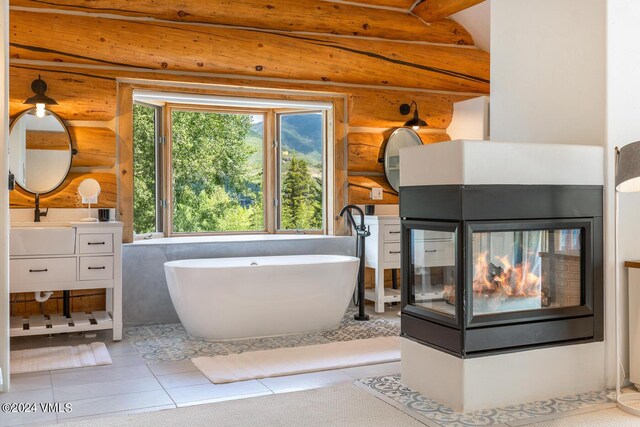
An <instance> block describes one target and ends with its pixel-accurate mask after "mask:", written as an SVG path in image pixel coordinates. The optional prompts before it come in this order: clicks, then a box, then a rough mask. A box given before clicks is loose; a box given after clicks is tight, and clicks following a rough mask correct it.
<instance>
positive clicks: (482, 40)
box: [451, 0, 491, 52]
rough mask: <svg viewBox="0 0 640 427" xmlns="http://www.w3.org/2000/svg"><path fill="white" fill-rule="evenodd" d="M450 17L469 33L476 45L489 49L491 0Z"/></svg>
mask: <svg viewBox="0 0 640 427" xmlns="http://www.w3.org/2000/svg"><path fill="white" fill-rule="evenodd" d="M451 19H453V20H454V21H456V22H458V23H459V24H460V25H462V26H463V27H464V28H465V29H466V30H467V31H469V33H471V37H473V41H474V42H475V45H476V46H477V47H479V48H480V49H482V50H484V51H486V52H489V51H490V50H491V0H485V1H484V2H482V3H478V4H477V5H475V6H473V7H470V8H468V9H464V10H463V11H461V12H458V13H456V14H454V15H451Z"/></svg>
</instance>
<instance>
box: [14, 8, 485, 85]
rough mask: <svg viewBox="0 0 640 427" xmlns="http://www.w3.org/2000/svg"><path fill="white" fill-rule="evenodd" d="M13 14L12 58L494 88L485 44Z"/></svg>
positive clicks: (357, 81)
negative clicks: (478, 46) (470, 45)
mask: <svg viewBox="0 0 640 427" xmlns="http://www.w3.org/2000/svg"><path fill="white" fill-rule="evenodd" d="M10 15H11V16H10V29H9V31H10V57H11V58H20V59H26V60H41V61H55V62H63V63H72V64H94V65H101V66H115V67H119V68H123V67H137V68H147V69H149V70H154V69H156V70H171V71H176V72H202V73H217V74H234V75H247V76H261V77H268V78H281V79H291V80H292V81H295V80H298V81H299V80H307V81H316V82H340V83H349V84H365V85H379V86H395V87H411V88H420V89H430V90H443V91H457V92H474V93H488V92H489V55H488V54H487V53H486V52H483V51H481V50H479V49H460V48H456V47H447V46H432V45H417V44H414V43H399V42H389V41H379V40H356V39H336V38H330V37H322V36H296V35H290V34H274V33H267V32H261V31H252V30H243V29H231V28H213V27H202V26H197V25H188V24H177V23H163V22H157V21H153V22H150V21H141V22H133V21H128V20H118V19H107V18H95V17H90V16H84V15H67V14H50V15H49V16H48V19H46V20H43V19H42V15H41V14H40V13H33V12H24V11H15V10H14V11H11V13H10ZM52 34H56V37H51V35H52Z"/></svg>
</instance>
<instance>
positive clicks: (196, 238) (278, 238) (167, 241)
mask: <svg viewBox="0 0 640 427" xmlns="http://www.w3.org/2000/svg"><path fill="white" fill-rule="evenodd" d="M353 237H354V236H335V235H328V234H293V233H283V234H270V233H251V234H244V233H241V234H206V235H192V236H189V235H187V236H172V237H159V238H153V239H139V240H134V241H133V242H130V243H124V244H123V246H129V247H145V246H164V245H202V244H235V243H252V242H286V241H292V240H293V241H295V240H331V239H344V238H353Z"/></svg>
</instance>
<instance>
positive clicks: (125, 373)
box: [0, 310, 400, 427]
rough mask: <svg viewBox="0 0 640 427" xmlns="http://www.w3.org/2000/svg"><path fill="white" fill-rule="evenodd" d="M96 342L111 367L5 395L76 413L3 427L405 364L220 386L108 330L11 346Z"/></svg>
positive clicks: (29, 381) (72, 372) (69, 373)
mask: <svg viewBox="0 0 640 427" xmlns="http://www.w3.org/2000/svg"><path fill="white" fill-rule="evenodd" d="M396 312H397V311H396V310H388V311H387V312H386V313H385V315H384V316H380V315H377V317H383V318H385V319H388V320H389V321H391V322H396V323H399V317H397V316H396ZM90 341H102V342H104V343H105V344H106V345H107V348H108V350H109V354H110V355H111V358H112V360H113V363H112V364H111V365H106V366H96V367H88V368H77V369H66V370H59V371H48V372H39V373H32V374H21V375H13V376H12V378H11V380H12V383H11V392H10V393H5V394H0V404H1V403H6V402H17V403H33V402H35V403H40V402H60V403H71V405H72V408H73V409H72V411H71V412H68V413H65V412H59V413H43V412H35V413H26V414H18V413H10V414H2V416H1V417H0V426H7V427H8V426H16V425H42V424H51V423H55V422H61V421H67V420H70V419H82V418H96V417H103V416H107V415H113V414H116V413H133V412H143V411H150V410H160V409H166V408H175V407H179V406H188V405H197V404H202V403H210V402H216V401H222V400H230V399H239V398H245V397H252V396H260V395H265V394H272V393H286V392H293V391H299V390H306V389H312V388H319V387H330V386H333V385H337V384H341V383H352V382H354V381H355V380H357V379H361V378H367V377H374V376H375V377H379V376H387V375H393V374H397V373H398V372H400V363H399V362H397V363H386V364H380V365H370V366H362V367H356V368H347V369H339V370H333V371H324V372H315V373H310V374H301V375H291V376H286V377H279V378H268V379H264V380H251V381H243V382H237V383H231V384H219V385H216V384H212V383H211V382H210V381H209V380H208V379H207V378H205V377H204V375H202V374H201V373H200V371H198V370H197V369H196V367H195V366H194V365H193V363H191V361H190V360H188V359H187V360H178V361H170V362H157V361H156V362H152V361H149V360H145V359H144V358H143V357H142V356H141V355H140V354H138V352H137V351H136V347H134V345H133V344H131V343H130V342H128V341H126V340H123V341H120V342H112V341H109V338H108V333H99V334H98V335H97V336H96V337H95V338H82V337H74V336H66V335H63V336H55V337H53V338H49V337H46V336H39V337H29V338H19V339H15V338H14V339H12V342H11V346H12V347H11V349H12V350H18V349H24V348H34V347H39V346H52V345H77V344H81V343H86V342H90Z"/></svg>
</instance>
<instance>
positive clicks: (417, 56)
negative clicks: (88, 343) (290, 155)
mask: <svg viewBox="0 0 640 427" xmlns="http://www.w3.org/2000/svg"><path fill="white" fill-rule="evenodd" d="M212 3H215V4H218V3H219V4H218V5H217V6H215V7H214V6H212ZM414 3H415V2H414V1H411V0H362V1H359V2H358V1H355V2H342V1H326V0H317V1H316V0H314V1H308V2H305V1H299V0H272V1H270V2H269V3H268V4H265V3H264V2H262V1H260V0H237V1H236V2H231V3H230V2H228V1H226V0H224V1H223V0H184V1H181V2H155V1H151V0H142V1H141V0H93V1H91V2H87V1H84V0H51V1H47V2H42V1H40V0H11V2H10V5H11V11H10V45H11V46H10V76H9V78H10V115H11V117H12V118H15V117H16V116H17V115H18V114H19V113H20V112H21V111H24V110H25V109H26V108H27V107H28V106H25V105H24V104H23V102H24V100H25V99H26V98H28V97H29V96H31V95H32V93H31V91H30V84H31V81H32V80H34V79H35V78H37V76H38V74H40V75H41V76H42V78H43V79H44V80H45V81H46V82H47V84H48V86H49V90H48V92H47V95H49V96H51V97H52V98H54V99H56V100H57V102H58V105H55V106H52V107H51V110H52V111H54V112H56V113H57V114H58V115H59V116H60V117H61V118H62V119H63V120H65V121H66V122H67V124H68V126H69V130H70V133H71V136H72V140H73V146H74V148H76V149H77V150H78V154H77V155H76V156H74V159H73V163H72V169H71V174H70V175H69V177H68V179H67V180H66V181H65V182H64V184H63V185H62V186H61V187H60V188H59V189H57V190H56V191H54V192H52V193H51V194H48V195H45V196H43V197H42V199H41V203H42V205H43V207H80V206H81V204H80V201H79V199H78V196H77V186H78V184H79V182H80V181H81V180H82V179H84V178H87V177H94V178H96V179H97V180H98V181H99V182H100V183H101V185H102V193H101V195H100V203H99V206H101V207H118V200H126V199H127V198H130V197H131V194H129V193H131V188H129V186H127V185H125V184H124V183H125V181H123V180H122V179H120V178H119V177H118V172H119V169H118V158H117V153H118V150H119V148H118V137H117V132H118V129H122V128H119V127H118V120H120V119H123V118H124V116H119V115H120V114H127V109H126V108H124V107H123V106H122V102H124V99H123V98H122V93H119V90H118V87H124V86H126V85H129V84H159V85H165V86H167V87H169V86H172V85H173V86H183V87H184V88H185V91H190V90H191V89H190V88H198V89H206V88H215V89H216V90H222V91H227V92H228V93H230V94H231V95H234V96H241V92H242V91H246V90H247V89H248V88H249V89H250V88H260V89H269V90H271V89H277V90H280V91H282V90H286V91H291V93H292V96H294V95H296V94H299V93H304V94H307V95H312V96H323V95H327V96H331V95H333V96H335V95H343V96H346V97H347V100H348V101H347V111H346V112H345V113H346V114H345V115H346V117H347V123H346V125H347V126H344V130H343V131H344V134H345V135H346V140H347V144H346V148H345V150H344V156H341V158H342V157H344V168H345V175H348V176H345V177H344V180H345V182H346V183H347V184H348V185H345V186H344V188H338V189H336V193H337V194H338V195H339V197H342V199H341V200H343V201H344V203H346V202H350V203H358V204H365V203H397V194H396V193H395V192H394V191H393V190H392V189H391V188H390V187H389V185H388V184H387V182H386V180H385V178H384V174H383V171H382V164H381V163H379V161H378V159H379V158H380V157H382V152H383V151H382V150H383V146H384V142H385V140H386V138H387V137H388V135H389V134H390V133H391V132H392V131H393V129H394V128H396V127H399V126H402V124H403V123H404V122H405V121H406V120H407V118H408V117H407V116H401V115H400V114H399V112H398V108H399V106H400V104H403V103H411V101H413V100H415V101H416V102H417V104H418V106H419V109H420V112H421V116H422V117H423V118H424V119H425V120H426V121H427V122H428V123H429V126H428V128H426V129H423V130H421V131H420V136H421V138H422V139H423V141H424V142H425V143H432V142H438V141H447V140H449V139H450V138H449V136H448V135H447V134H446V128H447V126H448V125H449V123H450V122H451V115H452V111H453V109H452V104H453V102H456V101H459V100H463V99H468V98H470V97H473V96H478V95H482V94H488V93H489V79H490V75H489V55H488V53H486V52H483V51H481V50H479V49H476V48H475V47H474V46H473V40H472V38H471V36H470V35H469V33H468V32H467V31H466V30H465V29H464V28H462V27H461V26H460V25H459V24H457V23H455V22H453V21H451V20H449V19H437V20H435V21H434V22H432V23H430V24H429V25H427V24H425V23H424V21H423V20H422V19H421V18H418V17H417V16H415V15H414V14H412V13H410V10H409V8H410V7H411V6H412V5H413V4H414ZM469 3H470V4H471V3H473V2H469ZM230 4H233V6H230ZM371 5H373V6H375V7H370V6H371ZM380 6H382V8H380ZM212 11H215V12H216V13H213V12H212ZM193 90H195V89H193ZM119 102H120V104H119ZM119 105H120V106H119ZM120 149H122V147H120ZM119 156H120V159H121V160H122V159H123V158H124V159H126V156H127V154H126V153H122V152H121V153H120V154H119ZM377 186H379V187H383V189H384V199H383V200H382V201H375V202H374V201H372V200H370V189H371V188H373V187H377ZM118 192H120V194H118ZM125 193H126V194H125ZM342 194H344V195H343V196H341V195H342ZM10 202H11V206H12V207H32V206H33V198H32V196H30V195H28V194H25V193H24V192H22V191H20V190H17V191H14V192H12V193H11V198H10ZM84 300H85V301H91V303H90V304H94V303H95V301H96V300H97V299H96V298H95V297H93V296H92V297H84ZM101 301H102V300H101ZM28 304H30V303H24V304H23V307H27V306H28ZM29 307H31V306H29ZM25 310H26V308H25ZM27 311H28V310H27Z"/></svg>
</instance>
